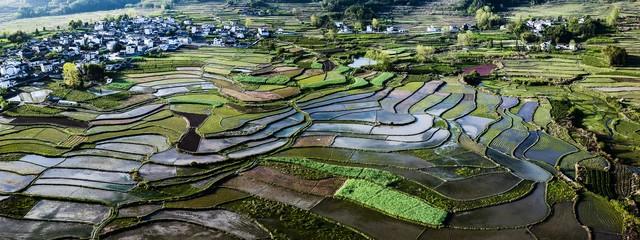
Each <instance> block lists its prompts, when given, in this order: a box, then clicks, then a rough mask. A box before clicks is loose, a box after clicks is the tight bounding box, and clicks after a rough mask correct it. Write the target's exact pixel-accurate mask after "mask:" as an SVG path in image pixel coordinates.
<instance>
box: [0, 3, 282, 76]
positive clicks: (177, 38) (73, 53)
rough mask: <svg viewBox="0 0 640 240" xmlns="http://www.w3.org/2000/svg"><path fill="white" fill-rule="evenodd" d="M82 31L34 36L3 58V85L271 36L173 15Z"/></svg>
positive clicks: (122, 20)
mask: <svg viewBox="0 0 640 240" xmlns="http://www.w3.org/2000/svg"><path fill="white" fill-rule="evenodd" d="M84 26H85V27H84V28H83V29H81V30H77V31H65V32H61V33H56V34H54V35H53V36H52V37H47V38H42V39H31V40H28V41H27V42H25V43H23V44H22V46H21V47H19V48H15V49H10V50H8V51H5V52H4V55H1V56H0V62H1V63H2V64H0V88H5V89H7V88H11V87H15V86H18V85H23V84H26V83H30V82H36V81H39V80H42V79H44V78H52V79H61V78H62V77H61V72H62V66H63V64H64V63H65V62H74V63H75V64H76V65H78V66H81V65H84V64H101V65H103V66H104V68H105V70H106V71H109V72H114V71H118V70H121V69H124V68H125V67H127V66H129V65H130V60H131V58H132V57H136V56H143V55H148V54H154V53H160V52H173V51H176V50H178V49H180V48H183V47H185V46H204V45H211V46H217V47H247V46H250V45H251V44H252V43H255V41H256V40H258V39H260V38H265V37H269V36H270V32H269V30H268V29H267V28H266V27H258V28H257V29H248V28H246V27H244V26H241V25H239V24H237V23H236V22H234V21H230V22H229V23H228V24H225V25H224V26H223V27H222V28H216V27H215V26H212V25H208V24H199V25H196V24H193V23H192V21H191V20H189V19H187V20H182V21H179V20H176V19H174V18H172V17H165V18H162V17H154V18H150V17H135V18H129V17H126V16H125V17H121V18H120V19H118V20H115V21H99V22H96V23H93V24H91V25H90V24H89V23H85V24H84Z"/></svg>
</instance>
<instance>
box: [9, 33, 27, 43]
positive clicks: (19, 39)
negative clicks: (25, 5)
mask: <svg viewBox="0 0 640 240" xmlns="http://www.w3.org/2000/svg"><path fill="white" fill-rule="evenodd" d="M30 38H31V36H29V34H28V33H26V32H23V31H17V32H15V33H12V34H9V36H7V40H9V42H11V43H23V42H26V41H27V40H29V39H30Z"/></svg>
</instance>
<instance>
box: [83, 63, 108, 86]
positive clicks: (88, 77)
mask: <svg viewBox="0 0 640 240" xmlns="http://www.w3.org/2000/svg"><path fill="white" fill-rule="evenodd" d="M82 68H83V69H82V70H83V72H84V75H83V78H84V79H83V80H84V81H89V82H98V81H102V80H104V77H105V69H104V66H103V65H102V64H92V63H90V64H85V65H83V66H82Z"/></svg>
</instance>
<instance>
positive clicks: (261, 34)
mask: <svg viewBox="0 0 640 240" xmlns="http://www.w3.org/2000/svg"><path fill="white" fill-rule="evenodd" d="M269 35H270V33H269V29H267V28H266V27H259V28H258V37H265V38H266V37H269Z"/></svg>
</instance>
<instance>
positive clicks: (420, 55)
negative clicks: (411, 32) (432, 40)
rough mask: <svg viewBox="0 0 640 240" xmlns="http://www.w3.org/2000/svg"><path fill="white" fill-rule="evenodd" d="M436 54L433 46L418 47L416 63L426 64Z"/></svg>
mask: <svg viewBox="0 0 640 240" xmlns="http://www.w3.org/2000/svg"><path fill="white" fill-rule="evenodd" d="M435 52H436V50H435V48H433V47H431V46H423V45H418V46H416V57H415V58H416V61H418V62H421V63H423V62H426V61H427V60H429V58H431V56H432V55H433V54H434V53H435Z"/></svg>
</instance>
